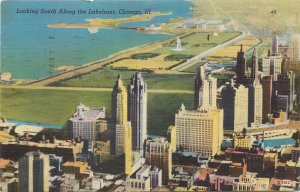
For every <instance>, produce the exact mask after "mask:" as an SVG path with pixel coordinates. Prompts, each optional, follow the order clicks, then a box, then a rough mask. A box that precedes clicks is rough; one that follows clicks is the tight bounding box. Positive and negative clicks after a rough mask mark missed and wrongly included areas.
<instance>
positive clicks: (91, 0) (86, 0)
mask: <svg viewBox="0 0 300 192" xmlns="http://www.w3.org/2000/svg"><path fill="white" fill-rule="evenodd" d="M84 1H85V2H93V1H94V0H84Z"/></svg>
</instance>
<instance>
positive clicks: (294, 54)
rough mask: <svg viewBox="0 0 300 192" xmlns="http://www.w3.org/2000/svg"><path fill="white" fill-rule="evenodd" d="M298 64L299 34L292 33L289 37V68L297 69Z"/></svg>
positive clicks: (299, 64) (299, 59)
mask: <svg viewBox="0 0 300 192" xmlns="http://www.w3.org/2000/svg"><path fill="white" fill-rule="evenodd" d="M299 66H300V34H293V35H292V38H291V60H290V63H289V70H295V69H299Z"/></svg>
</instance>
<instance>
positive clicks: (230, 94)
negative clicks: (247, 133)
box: [220, 81, 248, 131]
mask: <svg viewBox="0 0 300 192" xmlns="http://www.w3.org/2000/svg"><path fill="white" fill-rule="evenodd" d="M220 95H221V108H222V109H223V110H224V118H223V127H224V130H233V131H237V130H242V129H243V128H246V127H248V88H246V87H245V86H244V85H237V86H235V84H234V83H233V81H232V82H231V84H230V83H226V84H225V85H224V86H222V90H221V94H220Z"/></svg>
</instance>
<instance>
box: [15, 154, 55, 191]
mask: <svg viewBox="0 0 300 192" xmlns="http://www.w3.org/2000/svg"><path fill="white" fill-rule="evenodd" d="M41 191H43V192H47V191H49V156H48V155H45V154H43V153H41V152H39V151H33V152H28V153H26V154H25V156H23V157H22V158H21V159H20V160H19V192H41Z"/></svg>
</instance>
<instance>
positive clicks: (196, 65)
mask: <svg viewBox="0 0 300 192" xmlns="http://www.w3.org/2000/svg"><path fill="white" fill-rule="evenodd" d="M204 63H205V62H198V63H195V64H193V65H192V66H190V67H188V68H185V69H184V70H183V71H185V72H190V73H196V71H197V69H198V67H199V66H201V65H203V64H204Z"/></svg>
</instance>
